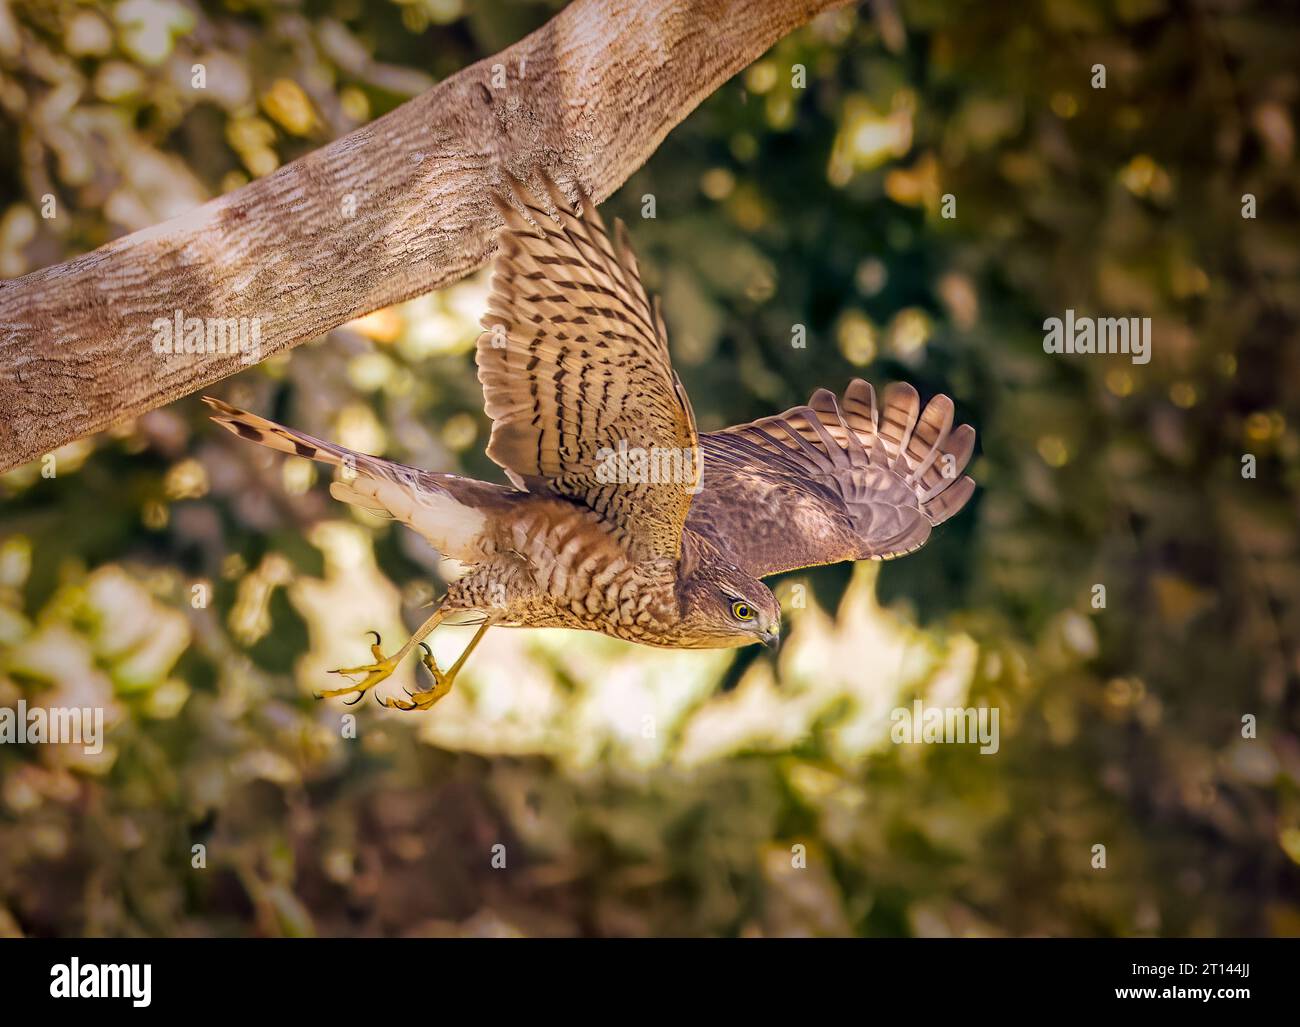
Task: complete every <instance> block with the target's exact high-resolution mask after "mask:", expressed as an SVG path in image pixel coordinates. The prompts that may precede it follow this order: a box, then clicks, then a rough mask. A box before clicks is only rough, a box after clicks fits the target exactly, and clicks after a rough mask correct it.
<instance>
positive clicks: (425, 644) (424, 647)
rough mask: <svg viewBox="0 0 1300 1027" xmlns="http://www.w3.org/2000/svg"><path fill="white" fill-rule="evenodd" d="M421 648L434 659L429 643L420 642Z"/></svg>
mask: <svg viewBox="0 0 1300 1027" xmlns="http://www.w3.org/2000/svg"><path fill="white" fill-rule="evenodd" d="M420 648H421V649H423V650H424V655H425V656H427V657H429V659H431V660H432V659H433V650H432V649H430V648H429V646H428V643H426V642H421V643H420Z"/></svg>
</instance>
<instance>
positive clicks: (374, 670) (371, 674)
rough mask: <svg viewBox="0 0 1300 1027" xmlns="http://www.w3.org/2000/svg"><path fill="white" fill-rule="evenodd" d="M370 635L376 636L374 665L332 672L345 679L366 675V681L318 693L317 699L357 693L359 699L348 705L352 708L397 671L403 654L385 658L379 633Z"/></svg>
mask: <svg viewBox="0 0 1300 1027" xmlns="http://www.w3.org/2000/svg"><path fill="white" fill-rule="evenodd" d="M370 634H372V635H374V636H375V642H374V644H373V645H372V646H371V647H370V652H371V655H373V656H374V658H375V662H374V663H371V664H367V665H366V666H364V667H343V668H341V669H339V670H334V671H330V673H331V674H340V675H342V676H344V677H351V676H353V675H356V674H364V675H365V678H364V680H362V681H357V682H353V683H352V684H350V685H348V686H347V687H345V688H331V689H328V690H326V691H324V692H317V693H316V698H317V699H333V698H335V697H336V696H340V695H351V694H353V693H354V692H355V693H356V696H357V697H356V698H355V699H353V700H352V702H350V703H348V704H347V705H348V706H352V705H353V704H355V703H357V702H360V701H361V697H362V696H364V695H365V694H366V693H367V692H368V691H370V689H372V688H374V687H375V685H377V684H379V682H381V681H383V680H384V679H385V678H387V677H388V676H389V675H390V674H392V673H393V671H394V670H396V669H397V663H398V661H399V660H400V659H401V655H402V654H399V655H396V656H389V657H385V656H384V651H383V649H381V648H380V643H382V642H383V639H382V638H380V637H379V632H378V631H371V632H370Z"/></svg>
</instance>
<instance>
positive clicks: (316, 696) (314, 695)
mask: <svg viewBox="0 0 1300 1027" xmlns="http://www.w3.org/2000/svg"><path fill="white" fill-rule="evenodd" d="M311 697H312V698H313V699H319V698H320V697H321V694H320V692H312V694H311Z"/></svg>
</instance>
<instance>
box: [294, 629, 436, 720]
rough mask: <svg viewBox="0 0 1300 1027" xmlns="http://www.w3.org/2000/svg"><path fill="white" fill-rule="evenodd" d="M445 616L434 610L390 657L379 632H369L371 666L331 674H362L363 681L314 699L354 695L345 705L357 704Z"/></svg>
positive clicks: (333, 689)
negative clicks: (383, 647)
mask: <svg viewBox="0 0 1300 1027" xmlns="http://www.w3.org/2000/svg"><path fill="white" fill-rule="evenodd" d="M445 616H447V613H446V611H445V610H444V609H443V608H442V607H439V608H438V609H436V610H434V611H433V616H431V617H430V618H429V619H428V620H426V621H425V622H424V623H423V624H421V625H420V626H419V627H418V628H417V629H416V631H415V634H413V635H412V636H411V637H410V638H409V639H407V641H406V645H404V646H402V648H400V649H399V650H397V652H395V653H393V655H392V656H387V657H386V656H384V651H383V650H382V649H381V648H380V647H379V646H380V643H381V642H382V641H383V640H382V639H381V638H380V637H379V632H378V631H372V632H370V634H372V635H374V636H375V644H374V645H372V646H371V647H370V652H371V654H372V655H373V656H374V658H375V662H374V663H371V664H367V665H366V666H364V667H344V668H342V669H341V670H336V671H333V672H332V673H334V674H341V675H343V676H344V677H351V676H352V675H354V674H364V675H365V678H364V680H362V681H359V682H353V683H352V684H350V685H348V686H346V687H344V688H331V689H329V690H328V691H325V692H318V693H317V694H316V698H317V699H333V698H334V697H335V696H338V695H352V694H353V693H355V694H356V698H355V699H353V700H352V702H350V703H347V705H348V706H352V705H354V704H355V703H357V702H359V701H360V700H361V697H362V696H363V695H365V694H366V692H368V691H369V690H370V689H372V688H374V687H375V685H377V684H379V682H381V681H383V680H384V679H385V678H386V677H388V675H390V674H391V673H393V671H394V670H396V669H397V665H398V664H399V663H401V662H402V660H403V659H405V657H406V654H407V653H409V652H410V651H411V650H412V649H413V648H414V647H415V646H416V645H418V644H419V643H420V640H421V639H423V638H424V636H425V635H427V634H428V633H429V632H430V631H432V630H433V629H434V628H436V627H437V626H438V625H439V623H441V621H442V619H443V618H444V617H445Z"/></svg>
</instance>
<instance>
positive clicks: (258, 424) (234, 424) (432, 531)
mask: <svg viewBox="0 0 1300 1027" xmlns="http://www.w3.org/2000/svg"><path fill="white" fill-rule="evenodd" d="M203 402H204V403H206V404H207V405H208V406H210V407H211V408H212V409H213V410H215V411H216V413H214V414H212V415H211V417H212V420H214V421H216V422H217V424H219V425H221V426H222V427H223V428H225V429H226V430H227V431H229V432H231V433H233V434H235V435H238V436H239V437H240V438H242V439H247V440H248V441H250V442H256V443H258V444H259V445H262V446H266V447H267V448H269V449H274V450H276V451H277V452H280V453H287V454H289V455H290V456H300V457H306V458H307V459H309V460H318V461H320V462H321V463H326V464H330V465H331V466H334V467H341V468H345V473H344V475H343V477H342V478H340V479H339V480H336V481H333V482H331V483H330V495H331V496H333V497H334V498H335V499H337V500H338V501H339V502H342V503H349V504H351V505H353V506H359V507H361V508H363V509H365V510H369V511H370V512H371V513H374V514H378V515H379V516H381V517H391V518H393V519H394V520H398V521H401V522H402V523H403V524H406V525H408V526H409V527H410V528H412V529H413V530H414V531H415V532H416V533H418V534H419V535H421V536H423V537H424V539H425V540H426V541H428V543H429V544H430V545H431V546H433V548H434V549H436V550H438V552H440V553H442V555H443V556H449V557H452V558H453V559H457V560H469V561H472V560H475V559H478V558H480V557H481V556H482V555H483V550H482V541H483V532H484V528H485V527H486V526H487V518H486V517H485V516H484V515H483V514H482V513H481V512H480V511H478V510H476V509H474V508H473V507H472V506H469V505H466V504H464V503H462V502H460V501H459V500H458V499H457V497H456V496H454V495H453V494H452V492H451V490H450V489H449V488H448V485H449V484H450V482H451V481H453V480H454V479H453V477H452V476H451V475H440V474H435V473H433V472H430V471H424V470H421V469H420V468H418V467H411V466H409V465H407V464H401V463H397V462H396V461H393V460H385V459H384V458H383V457H378V456H371V455H369V454H368V453H358V452H357V451H356V450H353V449H348V448H347V447H346V446H339V445H335V444H334V443H332V442H326V441H325V440H323V439H318V438H316V437H315V436H313V435H308V434H306V433H305V432H300V431H295V430H294V429H292V428H286V427H285V426H284V425H282V424H277V423H276V422H275V421H270V420H267V419H266V418H265V417H259V416H258V415H257V414H253V413H249V412H248V411H247V410H241V409H239V408H238V407H235V406H231V405H230V404H229V403H225V402H223V401H222V400H219V399H215V398H214V397H212V396H204V397H203Z"/></svg>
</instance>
